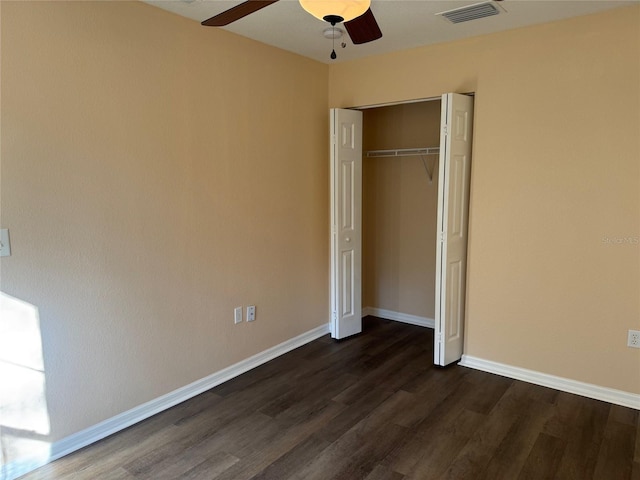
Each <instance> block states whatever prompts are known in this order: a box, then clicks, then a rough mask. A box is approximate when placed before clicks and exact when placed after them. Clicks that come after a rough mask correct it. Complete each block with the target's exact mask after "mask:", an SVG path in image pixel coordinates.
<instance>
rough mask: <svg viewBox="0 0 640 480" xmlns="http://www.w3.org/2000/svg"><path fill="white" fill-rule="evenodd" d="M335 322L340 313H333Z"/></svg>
mask: <svg viewBox="0 0 640 480" xmlns="http://www.w3.org/2000/svg"><path fill="white" fill-rule="evenodd" d="M331 315H332V316H333V320H334V321H336V320H337V319H338V312H332V313H331Z"/></svg>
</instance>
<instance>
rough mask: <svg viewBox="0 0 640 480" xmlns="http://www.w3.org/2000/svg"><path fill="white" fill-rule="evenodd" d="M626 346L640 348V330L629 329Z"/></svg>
mask: <svg viewBox="0 0 640 480" xmlns="http://www.w3.org/2000/svg"><path fill="white" fill-rule="evenodd" d="M627 347H633V348H640V330H629V336H628V337H627Z"/></svg>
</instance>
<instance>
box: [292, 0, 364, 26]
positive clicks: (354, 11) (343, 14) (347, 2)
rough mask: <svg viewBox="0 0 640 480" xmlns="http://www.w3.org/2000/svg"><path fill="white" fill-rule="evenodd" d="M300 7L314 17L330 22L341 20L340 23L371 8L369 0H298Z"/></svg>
mask: <svg viewBox="0 0 640 480" xmlns="http://www.w3.org/2000/svg"><path fill="white" fill-rule="evenodd" d="M299 1H300V5H301V6H302V8H304V9H305V10H306V11H307V12H309V13H310V14H311V15H313V16H314V17H316V18H318V19H320V20H325V21H328V22H330V23H331V22H332V21H331V20H328V19H327V18H325V17H328V18H329V19H333V20H335V19H336V18H337V17H339V18H341V20H339V21H341V22H348V21H349V20H353V19H354V18H357V17H359V16H360V15H362V14H363V13H365V12H366V11H367V10H368V9H369V7H370V6H371V0H299Z"/></svg>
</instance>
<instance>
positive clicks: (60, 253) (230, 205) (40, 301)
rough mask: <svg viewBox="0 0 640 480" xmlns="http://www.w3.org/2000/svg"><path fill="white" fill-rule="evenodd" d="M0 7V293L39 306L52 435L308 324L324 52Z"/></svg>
mask: <svg viewBox="0 0 640 480" xmlns="http://www.w3.org/2000/svg"><path fill="white" fill-rule="evenodd" d="M1 3H2V152H1V153H2V158H1V160H2V164H1V167H2V177H1V179H2V184H1V187H2V189H1V194H2V204H1V206H2V218H1V220H2V226H3V227H8V228H10V231H11V240H12V253H13V255H12V256H11V257H8V258H3V259H2V264H1V265H2V291H4V292H5V293H7V294H9V295H11V296H14V297H17V298H19V299H20V300H22V301H24V302H28V303H29V304H32V305H35V306H36V307H37V308H38V309H39V317H40V324H41V325H40V326H41V331H42V339H43V350H44V365H45V374H46V393H47V400H48V408H49V414H50V420H51V428H52V431H51V435H50V438H51V439H52V440H58V439H60V438H62V437H65V436H67V435H69V434H72V433H74V432H78V431H79V430H81V429H84V428H86V427H89V426H92V425H94V424H96V423H98V422H100V421H101V420H104V419H106V418H109V417H112V416H113V415H115V414H118V413H120V412H123V411H125V410H127V409H129V408H132V407H135V406H138V405H140V404H142V403H144V402H146V401H148V400H151V399H154V398H156V397H158V396H160V395H162V394H165V393H167V392H169V391H172V390H174V389H176V388H179V387H182V386H184V385H187V384H188V383H190V382H193V381H195V380H197V379H200V378H203V377H205V376H207V375H209V374H211V373H213V372H216V371H218V370H220V369H222V368H224V367H226V366H228V365H231V364H233V363H235V362H238V361H240V360H242V359H245V358H247V357H249V356H251V355H253V354H255V353H257V352H260V351H263V350H265V349H267V348H269V347H271V346H274V345H276V344H278V343H280V342H283V341H285V340H288V339H290V338H292V337H294V336H296V335H298V334H301V333H303V332H306V331H309V330H310V329H312V328H314V327H317V326H319V325H323V324H326V322H327V321H328V292H327V290H328V288H327V285H328V273H327V271H328V240H327V239H328V232H327V228H328V207H327V205H328V169H327V165H328V163H327V156H328V148H327V140H326V138H327V137H326V135H327V133H326V132H327V128H328V127H327V125H328V112H327V67H326V65H323V64H320V63H316V62H314V61H311V60H308V59H304V58H302V57H299V56H296V55H293V54H289V53H286V52H283V51H280V50H277V49H274V48H271V47H268V46H265V45H262V44H259V43H256V42H253V41H250V40H248V39H244V38H241V37H238V36H235V35H233V34H230V33H227V32H224V31H222V30H217V29H207V28H203V27H201V26H200V25H199V24H198V23H197V22H194V21H191V20H187V19H184V18H181V17H178V16H175V15H172V14H169V13H167V12H164V11H162V10H159V9H157V8H153V7H150V6H148V5H145V4H143V3H139V2H69V3H67V2H41V3H36V2H16V3H13V2H5V1H3V2H1ZM249 304H254V305H256V306H257V317H258V319H257V321H256V322H255V323H252V324H247V323H242V324H240V325H237V326H235V325H234V324H233V308H234V307H235V306H239V305H244V306H246V305H249Z"/></svg>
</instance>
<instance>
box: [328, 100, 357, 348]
mask: <svg viewBox="0 0 640 480" xmlns="http://www.w3.org/2000/svg"><path fill="white" fill-rule="evenodd" d="M330 117H331V126H330V127H331V132H330V133H331V179H330V182H331V286H330V288H331V336H332V337H333V338H337V339H340V338H345V337H348V336H350V335H355V334H356V333H360V332H361V331H362V305H361V302H362V299H361V297H362V279H361V269H362V265H361V264H362V112H359V111H356V110H343V109H332V110H331V112H330Z"/></svg>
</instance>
